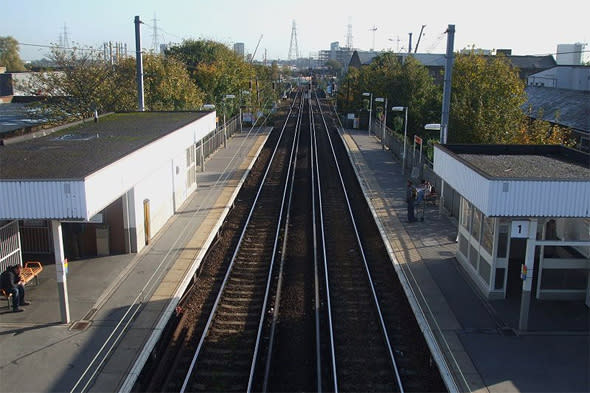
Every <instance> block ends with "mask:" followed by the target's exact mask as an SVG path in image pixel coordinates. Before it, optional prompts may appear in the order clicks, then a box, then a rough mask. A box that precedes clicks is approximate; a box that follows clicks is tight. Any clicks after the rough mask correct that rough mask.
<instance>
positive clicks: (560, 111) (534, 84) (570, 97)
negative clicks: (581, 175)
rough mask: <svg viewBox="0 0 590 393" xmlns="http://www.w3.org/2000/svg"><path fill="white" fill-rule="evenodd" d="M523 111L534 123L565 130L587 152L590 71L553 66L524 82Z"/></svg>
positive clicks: (589, 128) (584, 67)
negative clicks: (538, 120) (562, 127)
mask: <svg viewBox="0 0 590 393" xmlns="http://www.w3.org/2000/svg"><path fill="white" fill-rule="evenodd" d="M526 93H527V96H528V99H527V102H526V104H525V109H526V110H527V111H530V112H531V113H530V116H531V117H532V118H534V119H536V118H541V119H543V120H545V121H548V122H551V123H554V124H557V125H560V126H564V127H568V128H570V129H571V130H572V132H573V136H574V137H575V138H576V141H577V142H578V145H577V147H578V148H579V149H580V150H583V151H587V152H590V67H588V66H556V67H553V68H550V69H548V70H544V71H541V72H538V73H536V74H533V75H531V76H529V77H528V79H527V87H526Z"/></svg>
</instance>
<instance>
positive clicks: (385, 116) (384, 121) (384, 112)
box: [375, 97, 387, 150]
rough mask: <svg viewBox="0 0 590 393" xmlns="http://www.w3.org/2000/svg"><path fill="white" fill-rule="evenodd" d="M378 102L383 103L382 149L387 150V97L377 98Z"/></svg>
mask: <svg viewBox="0 0 590 393" xmlns="http://www.w3.org/2000/svg"><path fill="white" fill-rule="evenodd" d="M375 101H376V102H383V103H384V104H383V124H381V148H382V149H383V150H385V124H386V123H387V97H385V98H383V97H377V98H375Z"/></svg>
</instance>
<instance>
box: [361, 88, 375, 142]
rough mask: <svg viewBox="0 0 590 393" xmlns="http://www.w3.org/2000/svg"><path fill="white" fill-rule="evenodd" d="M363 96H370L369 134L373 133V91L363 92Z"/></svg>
mask: <svg viewBox="0 0 590 393" xmlns="http://www.w3.org/2000/svg"><path fill="white" fill-rule="evenodd" d="M363 96H365V97H369V126H368V127H367V131H369V135H371V113H372V112H373V93H363Z"/></svg>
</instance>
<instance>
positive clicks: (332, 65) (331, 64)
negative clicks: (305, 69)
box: [326, 59, 342, 76]
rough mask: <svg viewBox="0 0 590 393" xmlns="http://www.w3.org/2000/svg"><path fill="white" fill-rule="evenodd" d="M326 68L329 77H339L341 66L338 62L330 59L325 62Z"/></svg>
mask: <svg viewBox="0 0 590 393" xmlns="http://www.w3.org/2000/svg"><path fill="white" fill-rule="evenodd" d="M326 67H327V68H328V72H329V73H330V75H335V76H340V74H342V64H340V62H339V61H337V60H334V59H330V60H328V61H327V62H326Z"/></svg>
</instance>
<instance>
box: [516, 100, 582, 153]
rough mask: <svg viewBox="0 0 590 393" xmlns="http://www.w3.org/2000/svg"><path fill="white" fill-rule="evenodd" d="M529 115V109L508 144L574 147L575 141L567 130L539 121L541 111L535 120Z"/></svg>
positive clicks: (541, 115)
mask: <svg viewBox="0 0 590 393" xmlns="http://www.w3.org/2000/svg"><path fill="white" fill-rule="evenodd" d="M530 115H531V113H530V109H529V113H528V115H527V116H523V119H522V123H521V125H520V127H519V128H518V129H517V131H516V132H515V133H514V134H513V135H512V139H511V140H510V141H509V143H514V144H526V145H528V144H533V145H564V146H569V147H572V146H575V144H576V140H575V139H574V138H573V137H572V133H571V130H570V129H569V128H566V127H561V126H559V125H556V124H553V123H550V122H548V121H545V120H541V119H542V117H543V112H542V111H541V112H539V113H538V115H537V118H536V119H534V118H533V117H532V116H530Z"/></svg>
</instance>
